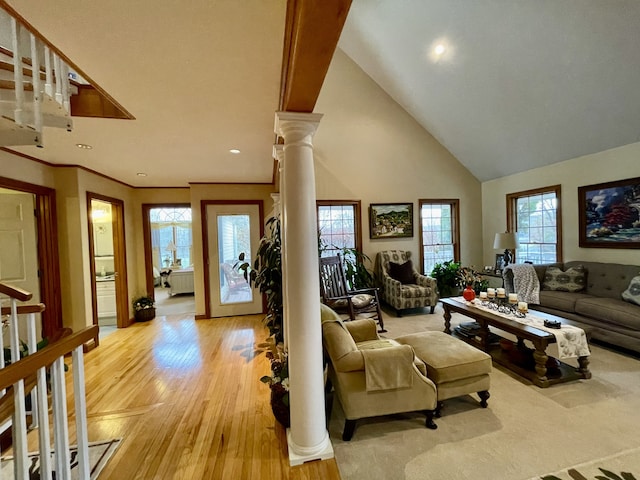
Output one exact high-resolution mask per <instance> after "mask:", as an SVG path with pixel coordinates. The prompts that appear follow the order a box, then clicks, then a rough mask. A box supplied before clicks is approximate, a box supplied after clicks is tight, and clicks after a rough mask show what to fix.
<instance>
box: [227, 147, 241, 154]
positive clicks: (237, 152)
mask: <svg viewBox="0 0 640 480" xmlns="http://www.w3.org/2000/svg"><path fill="white" fill-rule="evenodd" d="M229 153H233V154H234V155H237V154H239V153H240V150H238V149H237V148H232V149H231V150H229Z"/></svg>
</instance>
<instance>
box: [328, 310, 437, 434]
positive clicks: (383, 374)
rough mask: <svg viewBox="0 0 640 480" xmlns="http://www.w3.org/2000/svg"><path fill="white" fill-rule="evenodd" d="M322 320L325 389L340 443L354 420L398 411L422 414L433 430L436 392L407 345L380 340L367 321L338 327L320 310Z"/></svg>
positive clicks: (335, 320)
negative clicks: (337, 409) (340, 425)
mask: <svg viewBox="0 0 640 480" xmlns="http://www.w3.org/2000/svg"><path fill="white" fill-rule="evenodd" d="M322 318H323V323H322V337H323V343H324V348H325V350H326V352H327V354H328V356H329V362H328V388H329V389H330V388H331V386H333V389H334V391H335V395H336V396H337V398H338V400H339V402H340V404H341V405H342V409H343V410H344V415H345V426H344V432H343V434H342V439H343V440H345V441H348V440H351V437H352V436H353V432H354V430H355V425H356V420H358V419H361V418H366V417H375V416H379V415H391V414H394V413H401V412H413V411H421V412H424V413H425V414H426V416H427V419H426V426H427V427H428V428H432V429H435V428H437V426H436V424H435V423H434V422H433V416H434V410H435V408H436V402H437V393H436V387H435V385H434V383H433V382H432V381H431V380H429V379H428V378H427V377H426V366H425V364H424V362H422V361H421V360H419V359H418V358H416V356H415V354H414V352H413V348H412V347H411V346H410V345H400V344H398V343H397V342H395V341H394V340H387V339H381V338H380V337H379V336H378V333H377V326H376V322H375V321H374V320H371V319H365V320H354V321H351V322H344V323H343V322H342V321H341V320H340V319H339V317H338V315H337V314H336V315H335V317H333V316H332V315H330V314H329V315H327V314H326V309H325V311H324V312H323V314H322Z"/></svg>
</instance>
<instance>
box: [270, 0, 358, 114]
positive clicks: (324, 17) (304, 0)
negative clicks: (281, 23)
mask: <svg viewBox="0 0 640 480" xmlns="http://www.w3.org/2000/svg"><path fill="white" fill-rule="evenodd" d="M350 7H351V0H289V1H288V3H287V20H286V25H285V38H284V51H283V57H282V76H281V81H280V85H281V87H280V111H285V112H304V113H311V112H313V109H314V107H315V105H316V101H317V99H318V95H319V94H320V89H321V88H322V83H323V82H324V78H325V76H326V74H327V70H328V69H329V64H330V63H331V59H332V58H333V53H334V52H335V49H336V46H337V45H338V40H339V38H340V33H341V32H342V27H343V26H344V22H345V21H346V19H347V14H348V13H349V8H350Z"/></svg>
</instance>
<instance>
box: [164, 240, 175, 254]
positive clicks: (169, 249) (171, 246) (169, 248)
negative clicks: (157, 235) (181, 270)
mask: <svg viewBox="0 0 640 480" xmlns="http://www.w3.org/2000/svg"><path fill="white" fill-rule="evenodd" d="M165 250H166V251H167V252H175V251H176V250H177V248H176V244H175V243H173V242H169V243H168V244H167V248H165Z"/></svg>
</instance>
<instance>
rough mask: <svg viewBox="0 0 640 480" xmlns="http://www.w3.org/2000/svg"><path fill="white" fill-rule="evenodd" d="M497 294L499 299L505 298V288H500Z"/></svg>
mask: <svg viewBox="0 0 640 480" xmlns="http://www.w3.org/2000/svg"><path fill="white" fill-rule="evenodd" d="M496 292H497V293H498V296H499V297H504V288H498V289H497V290H496Z"/></svg>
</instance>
